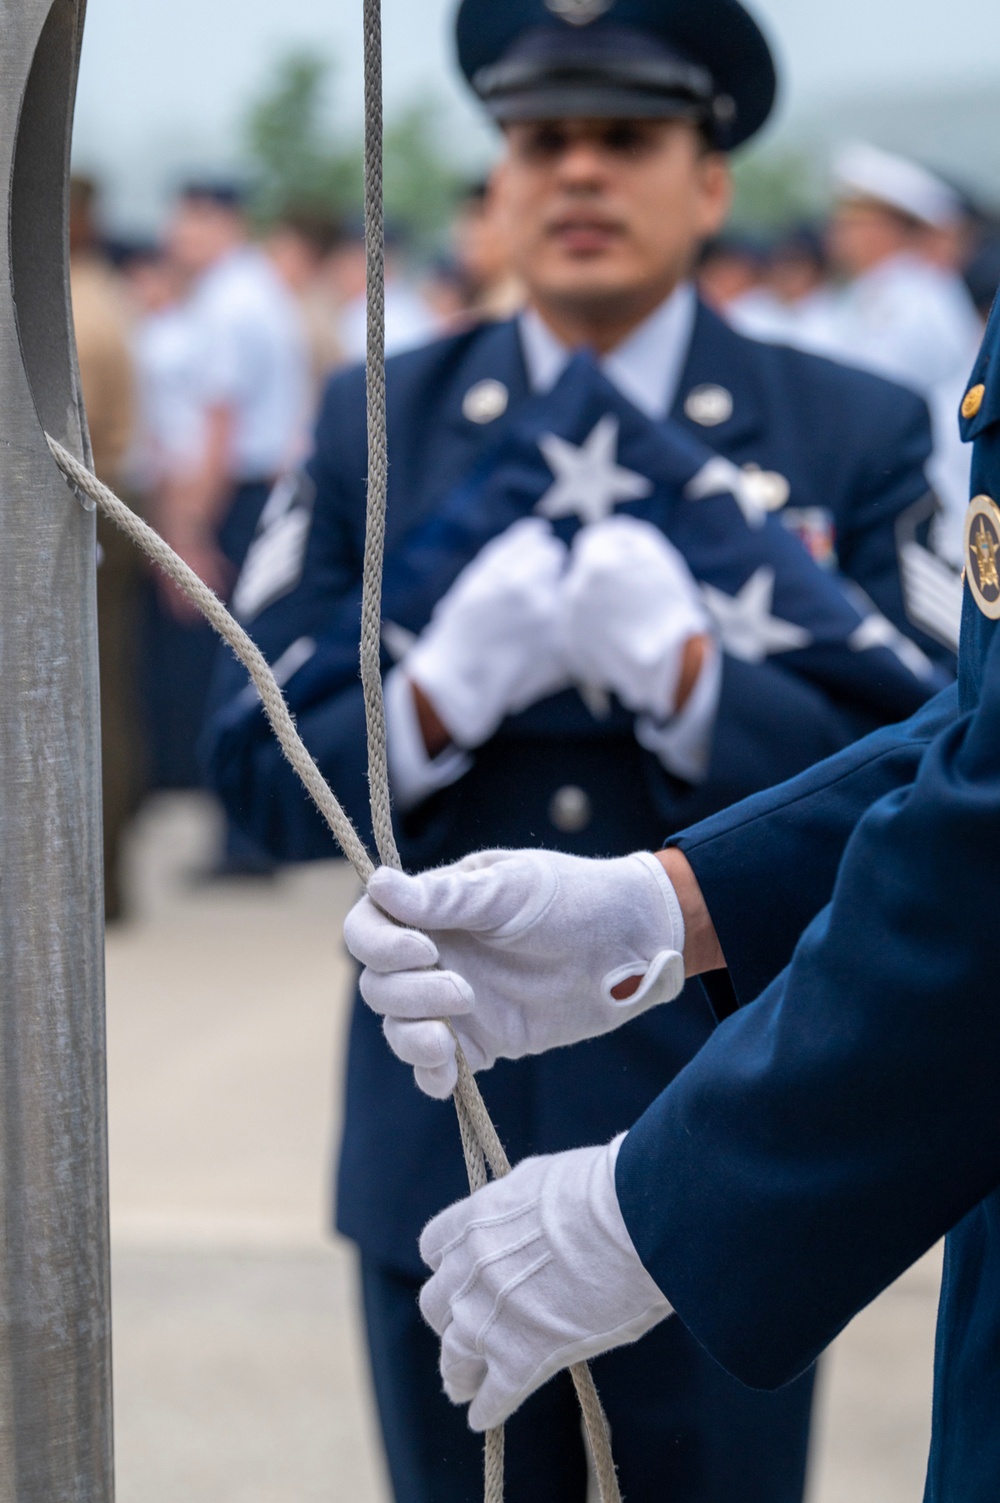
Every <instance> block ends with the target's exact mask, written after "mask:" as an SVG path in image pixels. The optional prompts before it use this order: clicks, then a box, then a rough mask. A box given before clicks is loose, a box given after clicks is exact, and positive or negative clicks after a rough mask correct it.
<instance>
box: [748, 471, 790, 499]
mask: <svg viewBox="0 0 1000 1503" xmlns="http://www.w3.org/2000/svg"><path fill="white" fill-rule="evenodd" d="M743 473H744V475H745V476H746V484H747V486H748V487H749V489H750V493H751V495H752V496H753V498H754V500H755V501H756V502H757V505H758V506H759V507H760V508H761V510H762V511H780V510H781V508H782V507H783V506H786V505H787V503H788V500H789V497H790V496H791V494H792V487H791V485H790V484H789V482H788V480H787V478H786V477H785V476H784V475H782V474H781V473H780V471H778V470H762V469H761V467H760V465H759V464H745V465H744V466H743Z"/></svg>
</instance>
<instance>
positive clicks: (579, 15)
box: [545, 0, 615, 26]
mask: <svg viewBox="0 0 1000 1503" xmlns="http://www.w3.org/2000/svg"><path fill="white" fill-rule="evenodd" d="M614 3H615V0H545V9H546V10H550V11H551V12H552V14H553V15H554V16H558V17H559V19H560V21H568V22H569V24H570V26H589V25H590V23H591V21H596V20H597V18H598V16H603V15H606V14H607V12H608V11H609V10H610V9H611V7H612V6H613V5H614Z"/></svg>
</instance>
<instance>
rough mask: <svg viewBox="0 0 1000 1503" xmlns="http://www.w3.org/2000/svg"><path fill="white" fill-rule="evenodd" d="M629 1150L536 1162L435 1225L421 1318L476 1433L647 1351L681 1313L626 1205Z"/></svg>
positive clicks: (426, 1255) (426, 1247) (428, 1240)
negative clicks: (586, 1370)
mask: <svg viewBox="0 0 1000 1503" xmlns="http://www.w3.org/2000/svg"><path fill="white" fill-rule="evenodd" d="M621 1142H622V1139H621V1138H619V1139H616V1141H615V1142H614V1143H611V1144H608V1145H607V1146H606V1147H600V1148H577V1149H574V1150H573V1151H572V1152H571V1153H557V1154H551V1155H549V1156H548V1157H545V1158H536V1159H525V1161H524V1162H523V1163H521V1164H519V1165H518V1166H517V1168H516V1169H515V1170H514V1171H513V1173H512V1174H510V1175H509V1176H508V1177H507V1178H506V1179H501V1180H494V1181H493V1183H492V1184H489V1185H487V1186H486V1187H485V1188H484V1189H482V1190H479V1191H478V1192H477V1193H476V1194H475V1195H472V1196H470V1197H469V1199H467V1200H462V1201H459V1202H458V1204H457V1205H453V1206H450V1207H449V1209H448V1210H447V1211H444V1212H442V1214H441V1215H440V1216H435V1218H434V1220H433V1221H432V1222H430V1224H429V1225H428V1226H427V1228H426V1230H425V1231H424V1234H423V1236H422V1237H421V1239H420V1253H421V1256H422V1257H423V1259H424V1262H425V1263H427V1264H428V1265H429V1266H430V1267H431V1268H432V1269H433V1270H434V1277H433V1278H432V1279H430V1280H429V1282H428V1283H427V1284H425V1285H424V1288H423V1290H422V1291H421V1295H420V1308H421V1310H422V1311H423V1314H424V1318H425V1319H426V1320H427V1322H428V1323H429V1324H430V1325H431V1326H433V1328H434V1330H435V1331H436V1332H437V1333H438V1335H439V1336H440V1337H441V1376H442V1378H443V1379H444V1387H445V1392H446V1393H447V1395H448V1397H449V1398H450V1399H451V1400H452V1401H453V1403H456V1404H465V1403H469V1401H470V1400H471V1405H472V1407H471V1408H470V1410H469V1424H470V1425H471V1427H472V1429H473V1430H489V1429H492V1428H493V1427H494V1426H495V1425H500V1424H502V1423H503V1422H504V1420H505V1419H507V1418H508V1417H509V1416H510V1415H511V1414H513V1412H514V1410H515V1409H517V1408H518V1406H519V1405H520V1404H522V1403H523V1402H524V1400H525V1399H526V1398H527V1397H528V1395H529V1394H531V1393H534V1391H535V1389H536V1388H540V1387H541V1385H542V1384H543V1383H544V1382H546V1380H547V1379H549V1378H551V1377H552V1375H553V1374H554V1373H557V1372H559V1371H560V1369H561V1368H564V1367H569V1366H571V1365H572V1364H573V1363H574V1362H581V1361H583V1360H584V1359H585V1358H587V1357H593V1356H596V1355H597V1353H599V1352H607V1351H610V1350H611V1348H612V1347H617V1346H624V1345H626V1344H627V1343H629V1342H632V1341H637V1340H638V1339H639V1337H640V1336H643V1335H645V1333H646V1332H647V1331H648V1330H650V1329H651V1328H652V1327H653V1326H655V1325H658V1324H659V1322H660V1321H661V1320H664V1319H665V1318H666V1317H667V1316H668V1315H670V1314H671V1313H672V1311H671V1306H670V1304H669V1302H668V1301H667V1299H666V1298H665V1297H664V1295H663V1293H662V1291H661V1290H660V1289H659V1288H658V1287H657V1285H656V1284H655V1283H654V1282H653V1280H652V1278H651V1277H650V1275H649V1274H648V1273H647V1272H646V1270H645V1268H644V1267H643V1265H642V1263H641V1261H640V1259H639V1255H638V1253H637V1252H636V1250H635V1248H634V1246H633V1245H632V1239H631V1237H630V1236H629V1233H628V1228H627V1227H626V1225H625V1222H624V1220H623V1218H622V1213H621V1210H620V1208H619V1205H618V1197H617V1194H616V1193H615V1161H616V1159H617V1157H618V1149H619V1147H620V1146H621Z"/></svg>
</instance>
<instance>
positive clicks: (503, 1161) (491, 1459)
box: [45, 434, 621, 1503]
mask: <svg viewBox="0 0 1000 1503" xmlns="http://www.w3.org/2000/svg"><path fill="white" fill-rule="evenodd" d="M45 437H46V441H47V442H48V446H49V449H50V451H51V453H52V457H53V459H54V460H55V462H56V464H57V465H58V466H59V468H60V470H61V471H62V472H63V474H64V475H65V476H66V479H67V480H68V481H69V482H70V484H71V485H72V486H74V487H75V489H77V490H78V491H80V492H82V494H83V495H85V496H88V497H89V498H90V500H92V501H93V502H94V503H95V504H96V505H97V506H98V507H99V508H100V509H101V511H102V512H103V513H104V514H105V516H107V517H109V518H110V520H111V521H112V522H114V523H115V524H116V525H117V526H118V527H120V528H121V530H122V531H123V532H124V533H126V534H127V536H128V537H130V538H131V539H132V541H133V542H134V543H135V544H136V545H137V547H139V548H140V549H141V550H142V552H143V553H145V554H146V555H147V557H148V558H150V559H151V560H152V561H153V563H154V564H156V565H157V566H158V567H159V568H160V569H162V570H163V572H164V573H165V574H166V575H167V577H168V578H169V579H171V580H172V581H173V582H174V584H175V585H177V587H178V588H179V589H180V590H182V591H183V592H184V594H185V595H186V596H187V597H188V599H189V600H190V601H192V603H193V604H194V605H196V606H197V607H198V609H199V610H200V611H201V613H202V615H203V616H204V617H205V619H206V620H207V621H208V622H209V624H210V625H211V626H212V627H214V629H215V631H216V632H218V634H219V636H220V637H221V638H222V640H223V641H224V642H226V643H227V644H228V646H229V647H230V648H231V649H232V651H233V652H234V653H235V654H236V656H237V657H238V658H239V660H240V662H241V663H242V664H243V666H244V668H246V670H247V672H248V673H249V675H250V677H251V679H252V680H253V682H254V684H255V686H256V688H257V692H258V693H259V695H260V698H261V704H262V705H263V707H264V713H265V715H266V716H267V719H268V722H269V723H270V726H271V729H272V730H273V731H274V734H275V736H276V737H277V740H278V744H279V745H280V747H281V749H282V751H283V752H284V754H285V756H286V757H287V758H288V761H289V762H290V763H291V765H292V767H293V768H294V770H295V772H296V773H297V775H298V777H299V778H300V780H301V782H302V784H303V786H304V787H305V789H306V791H307V792H308V794H309V796H310V797H311V798H312V800H313V802H314V804H315V805H316V807H317V809H318V810H319V812H320V814H321V815H322V816H323V818H324V819H325V821H326V823H327V825H328V826H329V828H330V831H331V833H332V834H333V837H334V839H335V840H336V841H337V844H338V845H339V846H340V848H341V850H342V851H343V853H344V855H345V856H346V857H347V859H348V861H349V862H350V863H351V865H352V867H353V868H354V870H355V872H356V873H357V875H358V877H359V878H360V879H361V881H362V883H364V885H365V886H367V885H368V879H369V878H370V877H371V875H372V872H373V871H374V870H375V867H374V863H373V862H372V859H371V857H370V856H369V854H368V852H367V850H366V849H365V846H364V843H363V841H362V840H361V838H360V836H359V835H358V832H357V831H356V830H355V828H354V825H353V824H352V823H351V820H350V818H349V817H348V815H347V813H346V811H345V810H344V808H343V806H342V805H341V803H340V801H339V799H338V798H337V796H336V794H335V793H334V792H333V790H332V788H331V787H330V785H329V784H328V783H327V781H326V779H325V778H324V776H323V774H322V773H321V772H320V770H319V768H318V767H317V765H316V762H315V761H314V759H313V757H312V755H311V753H310V752H309V750H308V748H307V747H306V744H305V742H304V741H303V740H302V737H301V736H300V735H299V732H298V730H297V729H296V726H295V721H294V720H293V719H292V715H291V712H290V711H289V708H288V706H287V704H286V703H285V697H284V695H283V694H282V692H281V689H280V687H279V685H278V682H277V680H276V679H275V677H274V674H273V673H272V672H271V669H270V667H269V666H268V663H267V661H266V659H265V658H264V655H263V653H262V652H261V651H260V648H259V647H258V646H257V644H256V643H255V642H254V641H253V639H252V638H251V637H250V636H249V635H248V634H247V632H245V631H244V629H243V627H242V626H240V624H239V622H238V621H236V620H235V618H234V617H233V616H232V615H231V614H230V612H229V611H228V610H227V609H226V607H225V606H224V605H223V603H222V601H221V600H220V599H219V597H218V596H217V595H216V594H215V593H214V591H212V590H210V589H209V587H208V585H206V584H205V583H204V581H203V580H201V579H199V577H198V575H197V574H196V573H195V572H194V570H193V569H192V568H190V567H189V566H188V565H187V564H186V563H185V562H184V560H183V559H182V558H181V557H180V556H179V555H178V554H177V553H175V552H174V550H173V549H172V548H171V547H170V545H169V544H168V543H166V542H164V540H163V538H161V537H160V535H159V533H157V532H155V531H154V530H153V528H152V527H150V526H149V524H148V523H147V522H144V521H143V520H142V518H141V517H139V516H137V515H136V513H135V512H134V511H132V509H131V507H129V506H126V504H125V502H124V501H122V500H121V499H120V498H119V497H118V496H116V495H115V493H114V491H112V490H110V489H109V488H108V487H107V486H106V485H104V484H103V482H102V481H100V480H98V478H97V476H96V475H94V474H93V473H92V472H91V471H90V470H88V469H87V468H86V466H85V465H83V464H81V463H80V461H79V460H78V459H76V458H75V457H74V456H73V455H72V454H70V452H69V451H68V450H67V449H65V448H64V447H63V445H62V444H60V443H59V442H58V441H57V440H56V439H54V438H52V437H51V436H50V435H49V434H46V435H45ZM382 527H383V528H384V511H383V521H382ZM378 552H379V556H380V555H381V546H380V545H379V547H378ZM380 595H381V587H380V585H379V586H376V587H375V593H374V603H375V605H376V607H377V608H378V610H377V613H376V615H375V617H374V620H375V622H376V624H378V622H379V619H380V617H379V613H378V612H379V611H380ZM369 631H370V628H369ZM369 647H370V643H369ZM378 697H379V702H380V703H381V681H380V685H379V692H378ZM381 763H382V769H383V772H384V765H385V747H384V741H383V747H382V757H381ZM373 766H374V777H375V778H377V777H379V776H380V771H379V759H378V758H377V757H376V758H375V759H374V763H373ZM371 775H372V774H370V776H371ZM384 798H385V803H384V807H385V809H386V810H389V802H388V781H387V780H386V782H385V785H384ZM383 838H385V831H383ZM389 838H391V840H392V846H391V850H393V851H395V838H394V837H392V835H391V812H390V828H389ZM398 862H399V857H398V853H397V855H396V863H397V864H398ZM456 1056H457V1060H458V1085H457V1086H456V1089H455V1109H456V1111H457V1113H458V1122H459V1128H460V1131H461V1135H462V1146H463V1149H464V1151H465V1159H466V1167H467V1170H468V1173H469V1183H470V1186H471V1188H472V1189H473V1190H477V1189H481V1188H482V1186H483V1185H485V1183H486V1177H487V1176H486V1166H487V1164H488V1165H489V1168H490V1169H491V1170H492V1172H493V1174H494V1176H496V1177H497V1178H501V1177H502V1176H504V1175H506V1174H509V1173H510V1167H511V1166H510V1161H509V1159H508V1158H507V1155H506V1153H505V1152H504V1148H503V1145H502V1143H501V1142H500V1138H499V1135H498V1134H497V1131H496V1128H495V1127H494V1125H493V1121H492V1119H491V1118H490V1115H489V1112H488V1111H487V1109H486V1103H485V1102H484V1101H483V1098H482V1094H481V1092H480V1090H479V1087H478V1086H477V1085H476V1081H475V1077H474V1076H473V1074H472V1071H471V1070H470V1068H469V1064H468V1061H467V1060H466V1058H465V1055H464V1053H463V1052H462V1048H461V1046H460V1045H459V1044H458V1041H457V1040H456ZM570 1372H571V1375H572V1378H573V1382H574V1384H575V1386H576V1391H577V1395H578V1397H579V1400H580V1407H581V1410H582V1412H583V1418H584V1424H585V1426H586V1430H587V1438H588V1440H589V1441H590V1447H591V1453H592V1455H593V1458H594V1466H595V1470H596V1472H597V1480H598V1487H599V1489H600V1496H601V1503H621V1495H620V1492H619V1489H618V1480H617V1476H616V1474H615V1468H614V1461H613V1459H612V1456H611V1443H610V1438H609V1435H608V1427H607V1420H606V1419H605V1416H604V1411H603V1410H602V1408H601V1403H600V1399H599V1398H598V1396H597V1390H596V1388H595V1387H594V1380H593V1378H592V1376H591V1374H590V1370H589V1368H588V1367H587V1365H586V1363H579V1364H577V1365H576V1366H574V1367H572V1368H571V1369H570ZM503 1448H504V1442H503V1431H502V1430H491V1431H490V1432H489V1433H488V1435H487V1438H486V1448H485V1503H502V1500H503Z"/></svg>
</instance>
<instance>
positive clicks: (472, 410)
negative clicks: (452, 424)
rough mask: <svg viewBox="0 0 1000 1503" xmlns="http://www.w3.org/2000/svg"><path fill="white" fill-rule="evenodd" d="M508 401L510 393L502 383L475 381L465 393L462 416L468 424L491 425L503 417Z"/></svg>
mask: <svg viewBox="0 0 1000 1503" xmlns="http://www.w3.org/2000/svg"><path fill="white" fill-rule="evenodd" d="M509 401H510V392H509V391H508V390H507V388H506V386H504V384H503V382H502V381H493V380H491V379H487V380H485V381H477V382H476V384H475V386H470V387H469V389H468V391H467V392H466V393H465V397H464V400H463V402H462V415H463V416H464V417H466V418H468V420H469V422H470V423H493V422H496V420H497V418H498V417H503V415H504V413H505V412H506V411H507V404H508V402H509Z"/></svg>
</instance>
